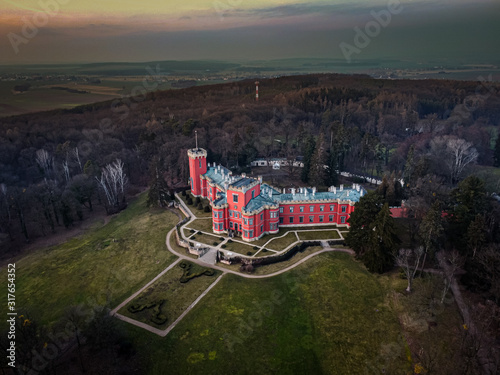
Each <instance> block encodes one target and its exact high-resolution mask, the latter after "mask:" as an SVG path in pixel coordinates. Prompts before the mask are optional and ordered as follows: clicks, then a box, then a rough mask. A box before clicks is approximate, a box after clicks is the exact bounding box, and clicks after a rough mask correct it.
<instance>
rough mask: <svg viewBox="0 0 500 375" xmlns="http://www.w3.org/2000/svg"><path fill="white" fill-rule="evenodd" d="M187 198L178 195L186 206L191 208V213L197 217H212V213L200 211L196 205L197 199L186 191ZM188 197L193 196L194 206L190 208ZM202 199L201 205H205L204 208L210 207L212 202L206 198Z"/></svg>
mask: <svg viewBox="0 0 500 375" xmlns="http://www.w3.org/2000/svg"><path fill="white" fill-rule="evenodd" d="M186 194H187V195H186V196H183V195H182V194H178V195H179V197H180V198H181V199H182V201H183V202H184V203H185V204H186V206H188V207H189V209H190V210H191V212H192V213H193V214H194V215H195V216H196V217H212V211H210V212H205V211H203V210H198V208H197V206H196V205H195V204H194V201H195V199H196V198H195V197H193V196H192V195H191V191H190V190H189V191H186ZM188 195H191V198H192V199H193V204H192V205H191V206H190V205H188V203H187V197H188ZM200 199H201V204H202V205H203V207H205V206H210V202H209V200H208V199H205V198H200Z"/></svg>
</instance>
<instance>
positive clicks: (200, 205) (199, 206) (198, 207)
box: [196, 202, 203, 211]
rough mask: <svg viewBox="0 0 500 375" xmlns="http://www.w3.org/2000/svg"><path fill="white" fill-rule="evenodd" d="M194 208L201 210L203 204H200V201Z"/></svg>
mask: <svg viewBox="0 0 500 375" xmlns="http://www.w3.org/2000/svg"><path fill="white" fill-rule="evenodd" d="M196 209H197V210H198V211H201V210H203V204H201V202H200V203H198V206H197V207H196Z"/></svg>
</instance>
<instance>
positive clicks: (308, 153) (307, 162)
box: [300, 135, 316, 182]
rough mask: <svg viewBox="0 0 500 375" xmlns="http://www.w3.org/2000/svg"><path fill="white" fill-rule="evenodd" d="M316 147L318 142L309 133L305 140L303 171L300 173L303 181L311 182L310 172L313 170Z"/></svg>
mask: <svg viewBox="0 0 500 375" xmlns="http://www.w3.org/2000/svg"><path fill="white" fill-rule="evenodd" d="M315 148H316V142H315V141H314V138H313V137H312V136H311V135H309V136H308V137H307V139H306V141H305V147H304V168H302V173H301V175H300V179H301V180H302V181H303V182H309V173H310V170H311V161H312V157H313V154H314V150H315Z"/></svg>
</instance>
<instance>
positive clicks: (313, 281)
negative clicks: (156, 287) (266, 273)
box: [120, 253, 410, 375]
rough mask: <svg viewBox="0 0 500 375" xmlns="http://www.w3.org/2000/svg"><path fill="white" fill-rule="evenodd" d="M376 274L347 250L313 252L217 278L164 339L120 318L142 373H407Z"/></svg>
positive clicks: (396, 327) (394, 324)
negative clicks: (270, 273) (255, 273)
mask: <svg viewBox="0 0 500 375" xmlns="http://www.w3.org/2000/svg"><path fill="white" fill-rule="evenodd" d="M379 279H380V277H379V276H375V275H372V274H369V273H368V272H367V271H366V270H365V268H364V267H362V266H361V265H360V264H359V263H357V262H355V261H353V260H352V259H351V257H350V256H348V255H345V254H332V253H329V254H322V255H319V256H317V257H316V258H314V259H311V261H310V262H307V264H303V265H300V266H298V267H297V269H294V270H292V271H290V272H288V273H286V274H283V275H280V276H277V277H273V278H269V279H262V280H246V279H243V278H241V277H238V276H236V275H229V274H228V275H226V276H224V278H223V279H222V280H221V281H220V283H219V284H218V285H217V286H216V287H215V288H214V289H212V290H211V291H210V292H209V293H208V294H207V296H206V297H205V298H204V299H203V300H202V301H201V302H200V303H199V304H198V305H196V306H195V307H194V309H193V310H192V311H191V312H190V313H189V314H188V315H187V316H186V318H185V319H183V320H182V321H181V322H180V323H179V325H178V326H177V327H176V328H175V329H174V330H173V331H172V332H171V333H170V334H169V335H168V336H167V337H165V338H160V337H158V336H156V335H153V334H150V333H146V332H144V331H142V330H139V329H138V328H136V327H130V326H126V325H125V323H123V322H120V324H121V325H122V326H124V327H127V328H128V330H129V332H130V333H131V334H132V335H133V336H134V338H135V340H134V341H135V345H136V347H137V348H140V350H141V354H140V355H141V356H143V357H144V362H145V363H148V364H149V368H147V369H145V371H144V372H145V373H148V374H162V373H164V369H169V374H186V373H189V374H204V375H205V374H231V373H233V374H243V373H255V374H364V373H365V370H367V369H370V371H371V369H372V368H373V367H377V368H378V369H381V368H382V367H384V368H385V372H386V373H389V374H406V373H410V368H409V364H408V360H407V357H406V352H405V345H404V342H403V341H402V338H401V334H400V325H399V322H398V320H397V316H396V314H395V313H394V311H393V310H392V309H391V308H390V307H389V305H388V304H387V301H386V296H387V292H388V291H387V289H386V288H385V286H384V284H383V283H381V282H380V281H379ZM371 373H381V371H380V370H379V371H378V372H374V371H371Z"/></svg>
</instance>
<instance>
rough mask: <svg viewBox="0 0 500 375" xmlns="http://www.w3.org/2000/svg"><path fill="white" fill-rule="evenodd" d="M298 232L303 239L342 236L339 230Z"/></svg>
mask: <svg viewBox="0 0 500 375" xmlns="http://www.w3.org/2000/svg"><path fill="white" fill-rule="evenodd" d="M297 234H298V235H299V238H300V239H301V240H302V241H314V240H337V239H339V238H340V235H339V232H338V231H337V230H323V231H321V230H318V231H312V232H298V233H297Z"/></svg>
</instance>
